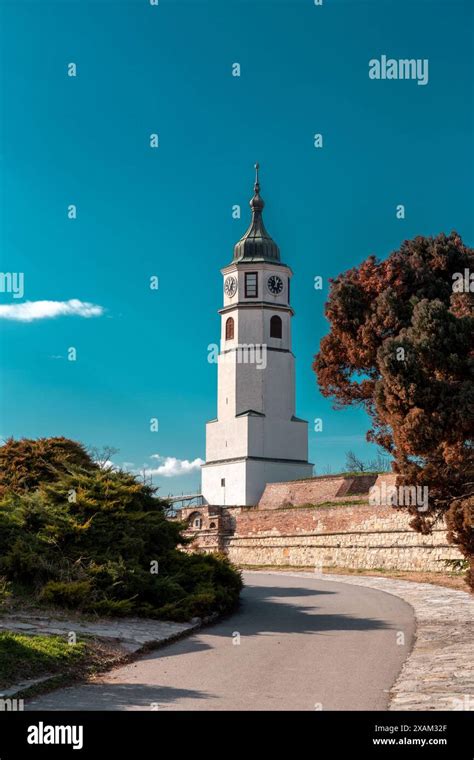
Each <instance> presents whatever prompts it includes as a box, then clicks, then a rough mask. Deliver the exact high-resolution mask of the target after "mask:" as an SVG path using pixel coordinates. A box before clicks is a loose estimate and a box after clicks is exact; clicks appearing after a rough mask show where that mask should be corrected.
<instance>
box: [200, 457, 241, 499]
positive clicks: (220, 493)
mask: <svg viewBox="0 0 474 760" xmlns="http://www.w3.org/2000/svg"><path fill="white" fill-rule="evenodd" d="M201 477H202V494H203V496H204V499H205V501H206V502H207V503H208V504H216V505H221V506H228V507H232V506H244V505H245V504H246V496H245V479H246V476H245V461H243V462H228V463H227V464H219V465H203V467H202V468H201ZM222 478H225V487H224V488H223V487H222V486H221V479H222Z"/></svg>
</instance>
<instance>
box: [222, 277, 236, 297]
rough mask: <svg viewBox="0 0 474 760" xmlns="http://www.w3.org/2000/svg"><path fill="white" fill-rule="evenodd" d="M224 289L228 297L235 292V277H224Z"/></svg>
mask: <svg viewBox="0 0 474 760" xmlns="http://www.w3.org/2000/svg"><path fill="white" fill-rule="evenodd" d="M224 290H225V294H226V295H227V296H229V298H232V296H234V295H235V294H236V292H237V280H236V279H235V277H232V276H231V277H226V280H225V282H224Z"/></svg>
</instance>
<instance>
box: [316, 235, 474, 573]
mask: <svg viewBox="0 0 474 760" xmlns="http://www.w3.org/2000/svg"><path fill="white" fill-rule="evenodd" d="M473 272H474V250H473V249H472V248H467V247H466V246H465V245H464V244H463V242H462V240H461V238H460V236H459V235H458V234H457V233H456V232H452V233H451V234H450V235H444V234H441V235H438V236H437V237H436V238H425V237H416V238H414V239H413V240H407V241H405V242H404V243H403V244H402V246H401V247H400V250H398V251H395V252H393V253H392V254H390V256H388V258H387V259H385V260H384V261H378V260H377V259H376V258H375V257H374V256H370V257H369V258H368V259H367V260H366V261H364V262H363V263H362V264H361V265H360V266H358V267H355V268H353V269H351V270H349V271H348V272H344V273H343V274H341V275H339V276H338V277H336V278H335V279H334V280H332V281H331V288H330V294H329V300H328V303H327V304H326V317H327V318H328V320H329V323H330V332H329V334H328V335H327V336H325V337H324V338H323V339H322V341H321V345H320V351H319V353H318V354H317V355H316V356H315V360H314V364H313V368H314V370H315V372H316V374H317V378H318V383H319V387H320V389H321V392H322V393H323V395H324V396H331V397H334V398H335V405H336V408H340V407H343V406H346V405H349V404H359V405H361V406H363V407H364V408H365V409H366V411H367V412H368V414H369V415H370V417H371V420H372V427H371V429H370V430H369V431H368V433H367V439H368V440H369V441H373V442H375V443H377V444H378V445H380V446H382V447H383V448H384V449H385V450H387V451H388V452H389V453H390V454H391V455H392V457H393V460H394V470H395V472H398V473H399V474H400V476H401V480H402V484H405V485H415V486H417V485H421V486H427V487H428V489H429V490H428V493H429V508H428V511H425V512H422V511H420V510H419V509H418V507H417V506H416V505H413V506H410V507H409V509H410V511H411V513H412V514H413V520H412V526H413V527H414V528H415V529H416V530H418V531H420V532H423V533H427V532H429V531H430V530H431V528H432V527H433V525H434V523H435V522H436V521H437V520H438V519H439V517H440V516H441V515H444V516H445V517H446V521H447V526H448V538H449V540H450V541H451V542H453V543H455V544H457V545H458V546H459V548H460V549H461V551H462V552H463V554H464V555H465V556H466V557H467V558H468V559H469V560H470V562H471V570H470V573H469V578H470V582H471V585H472V583H473V575H474V573H473V571H472V563H473V558H474V535H473V514H474V449H473V440H472V439H473V432H474V292H472V291H471V290H470V287H472V288H473V289H474V283H471V284H470V281H469V275H470V273H473ZM469 285H470V287H469Z"/></svg>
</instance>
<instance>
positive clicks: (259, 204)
mask: <svg viewBox="0 0 474 760" xmlns="http://www.w3.org/2000/svg"><path fill="white" fill-rule="evenodd" d="M254 168H255V183H254V186H253V190H254V196H253V198H252V199H251V200H250V208H251V209H252V212H253V213H255V212H260V213H261V212H262V211H263V208H264V206H265V202H264V200H263V198H260V182H259V181H258V170H259V169H260V164H259V163H258V161H257V163H256V164H255V166H254Z"/></svg>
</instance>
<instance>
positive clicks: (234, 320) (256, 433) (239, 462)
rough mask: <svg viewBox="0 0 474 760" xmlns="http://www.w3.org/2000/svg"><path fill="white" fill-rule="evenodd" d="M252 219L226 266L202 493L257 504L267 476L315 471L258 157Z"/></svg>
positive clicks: (283, 270)
mask: <svg viewBox="0 0 474 760" xmlns="http://www.w3.org/2000/svg"><path fill="white" fill-rule="evenodd" d="M256 170H257V172H256V179H255V186H254V190H255V194H254V196H253V198H252V200H251V201H250V207H251V209H252V221H251V224H250V227H249V228H248V230H247V232H246V233H245V235H244V236H243V237H242V238H241V240H239V242H238V243H237V244H236V246H235V248H234V258H233V260H232V262H231V263H230V264H229V265H228V266H226V267H224V269H222V270H221V271H222V275H223V281H224V305H223V308H222V309H221V310H220V312H219V313H220V315H221V350H220V353H219V357H218V374H217V386H218V389H217V418H216V419H215V420H211V421H210V422H208V423H207V425H206V463H205V464H204V465H203V466H202V494H203V497H204V499H205V501H206V502H207V503H208V504H213V505H222V506H244V505H245V506H253V505H255V504H256V503H257V502H258V500H259V499H260V497H261V495H262V493H263V491H264V488H265V485H266V484H267V483H272V482H278V481H285V480H297V479H299V478H307V477H311V475H312V472H313V466H312V464H310V463H309V462H308V423H307V422H306V421H305V420H301V419H299V418H298V417H296V416H295V367H294V356H293V353H292V350H291V320H292V317H293V310H292V308H291V306H290V281H291V277H292V274H293V273H292V271H291V269H290V268H289V267H288V266H287V265H286V264H283V263H282V262H281V261H280V252H279V249H278V246H277V245H276V243H275V242H274V241H273V240H272V239H271V237H270V236H269V234H268V233H267V231H266V229H265V227H264V224H263V219H262V211H263V207H264V202H263V200H262V198H261V197H260V185H259V180H258V164H257V165H256Z"/></svg>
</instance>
